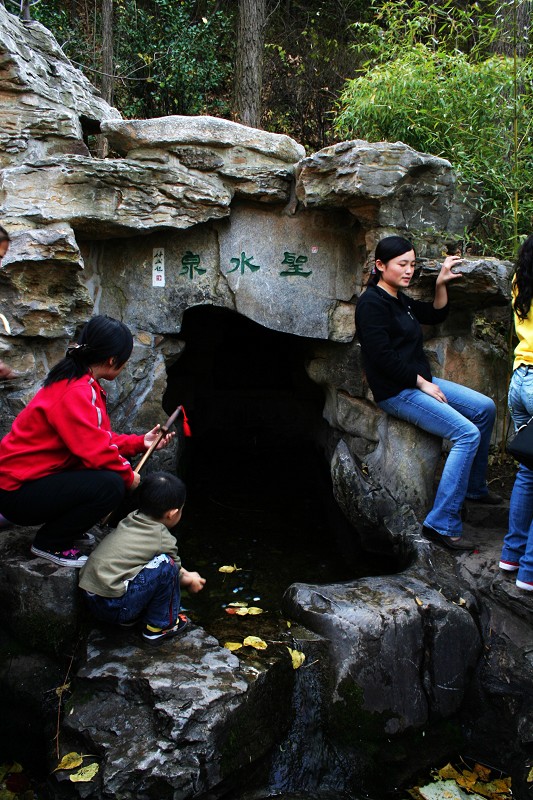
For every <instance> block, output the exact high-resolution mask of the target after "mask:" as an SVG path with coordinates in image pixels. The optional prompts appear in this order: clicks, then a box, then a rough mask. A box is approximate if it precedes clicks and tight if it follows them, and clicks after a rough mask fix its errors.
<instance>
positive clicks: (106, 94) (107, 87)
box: [102, 0, 114, 105]
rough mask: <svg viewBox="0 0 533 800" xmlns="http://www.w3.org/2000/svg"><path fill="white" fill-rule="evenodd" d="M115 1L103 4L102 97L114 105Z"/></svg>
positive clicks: (111, 0) (109, 0) (107, 1)
mask: <svg viewBox="0 0 533 800" xmlns="http://www.w3.org/2000/svg"><path fill="white" fill-rule="evenodd" d="M113 66H114V65H113V0H103V2H102V73H103V74H102V97H103V98H104V100H106V101H107V102H108V103H109V105H113V83H114V81H113Z"/></svg>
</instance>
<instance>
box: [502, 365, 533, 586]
mask: <svg viewBox="0 0 533 800" xmlns="http://www.w3.org/2000/svg"><path fill="white" fill-rule="evenodd" d="M509 411H510V412H511V418H512V420H513V423H514V426H515V430H516V428H519V427H520V425H523V424H524V423H525V422H527V421H528V419H530V417H532V416H533V367H525V366H520V367H517V369H515V371H514V372H513V376H512V378H511V383H510V384H509ZM501 557H502V561H513V562H516V563H517V564H520V567H519V569H518V576H517V577H518V580H521V581H526V582H527V583H533V470H530V469H528V468H527V467H524V466H523V464H520V466H519V467H518V472H517V473H516V478H515V482H514V486H513V491H512V493H511V506H510V509H509V532H508V533H507V536H506V537H505V539H504V540H503V549H502V556H501Z"/></svg>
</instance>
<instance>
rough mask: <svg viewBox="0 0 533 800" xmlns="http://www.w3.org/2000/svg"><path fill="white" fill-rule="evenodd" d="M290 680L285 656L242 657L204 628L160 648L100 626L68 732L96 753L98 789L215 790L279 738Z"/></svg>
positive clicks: (184, 794) (128, 793) (105, 792)
mask: <svg viewBox="0 0 533 800" xmlns="http://www.w3.org/2000/svg"><path fill="white" fill-rule="evenodd" d="M293 680H294V674H293V670H292V668H291V665H290V661H289V659H288V658H287V659H285V660H284V661H283V663H282V662H278V663H277V664H275V665H271V667H270V668H269V669H265V668H264V667H258V666H254V665H253V663H250V664H246V663H245V662H243V661H239V659H238V658H237V656H235V655H233V654H232V653H230V652H229V650H227V649H225V648H223V647H221V646H220V645H219V644H218V642H217V641H216V640H215V639H213V638H212V637H210V636H207V635H206V633H205V632H204V631H203V630H202V629H201V628H198V627H192V628H191V629H190V630H189V631H188V632H186V633H185V634H184V635H183V636H182V637H181V638H179V639H175V640H174V641H173V642H166V643H165V645H164V646H162V647H160V648H157V649H156V648H153V647H150V646H149V645H144V644H143V643H142V642H141V640H140V639H139V637H138V634H129V635H128V634H124V633H123V634H122V635H121V634H120V633H117V632H116V631H112V632H108V633H105V632H97V631H94V632H93V633H91V635H90V636H89V639H88V642H87V655H86V658H85V660H84V663H83V664H82V666H81V667H80V668H79V670H78V672H77V677H76V687H77V688H76V690H75V692H74V694H73V696H72V698H71V701H70V707H71V711H70V713H69V714H68V715H67V716H66V717H65V720H64V725H63V734H64V735H65V734H66V736H67V737H68V736H69V735H70V736H73V737H75V739H76V740H79V739H80V738H81V740H83V747H84V748H85V752H90V753H98V754H100V757H101V758H100V760H99V763H100V765H101V767H100V771H99V775H98V784H99V787H95V786H93V787H92V794H93V795H94V794H95V795H96V796H97V797H123V798H134V797H135V798H139V800H143V799H144V798H151V797H154V793H155V794H157V795H158V796H172V797H173V798H175V800H180V798H182V799H183V800H185V798H191V797H193V796H194V797H196V796H199V795H202V796H203V795H204V793H207V792H210V793H212V795H211V796H219V794H220V793H221V788H222V787H223V786H224V784H226V785H227V786H231V784H232V782H234V781H235V777H236V776H237V775H238V774H239V772H240V771H242V770H243V769H244V770H250V766H251V765H252V764H254V763H256V762H258V761H260V759H261V758H262V757H263V756H264V755H265V754H266V753H267V752H268V751H269V750H270V749H271V748H272V746H273V745H274V744H275V743H276V742H278V741H280V739H281V738H282V735H283V732H284V731H285V730H286V729H287V727H288V725H289V721H290V714H291V712H290V696H291V692H292V685H293ZM274 699H275V702H273V700H274ZM258 721H260V724H258ZM59 778H60V779H61V775H59Z"/></svg>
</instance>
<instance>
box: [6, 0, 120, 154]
mask: <svg viewBox="0 0 533 800" xmlns="http://www.w3.org/2000/svg"><path fill="white" fill-rule="evenodd" d="M0 29H1V31H2V37H1V39H0V64H1V67H0V168H1V167H7V166H10V165H14V164H20V163H22V162H24V161H26V160H29V159H31V160H33V159H39V158H43V157H46V156H52V155H57V154H59V153H63V154H67V153H77V154H85V155H88V153H89V151H88V149H87V145H86V144H85V142H84V134H86V133H88V132H91V133H95V132H97V131H98V127H99V123H100V121H101V120H103V119H111V118H116V117H118V118H120V116H121V115H120V112H119V111H117V109H116V108H112V107H111V106H110V105H109V104H108V103H106V102H105V101H104V100H103V99H102V97H100V96H99V94H98V92H97V90H96V89H95V88H94V86H92V84H91V83H89V81H88V80H87V78H86V77H85V76H84V75H83V73H82V72H80V70H79V69H76V67H74V65H73V64H71V62H70V61H69V60H68V59H67V58H66V56H65V54H64V53H63V51H62V50H61V48H60V47H59V45H58V43H57V42H56V41H55V39H54V38H53V37H52V36H51V35H50V32H49V31H48V30H46V28H44V27H43V26H42V25H40V24H39V23H38V22H35V21H32V22H30V23H27V24H22V23H21V22H20V20H18V19H17V18H16V17H14V16H13V15H12V14H9V13H8V12H7V10H6V9H5V8H4V6H3V5H2V4H0ZM14 108H16V109H17V111H16V113H13V109H14Z"/></svg>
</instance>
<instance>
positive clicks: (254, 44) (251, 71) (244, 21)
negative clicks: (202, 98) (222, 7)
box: [234, 0, 267, 128]
mask: <svg viewBox="0 0 533 800" xmlns="http://www.w3.org/2000/svg"><path fill="white" fill-rule="evenodd" d="M266 4H267V0H239V18H238V28H237V56H236V63H235V95H234V109H235V116H236V118H237V120H238V121H239V122H242V123H243V124H244V125H250V126H251V127H252V128H259V126H260V125H261V89H262V85H263V49H264V41H265V22H266Z"/></svg>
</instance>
